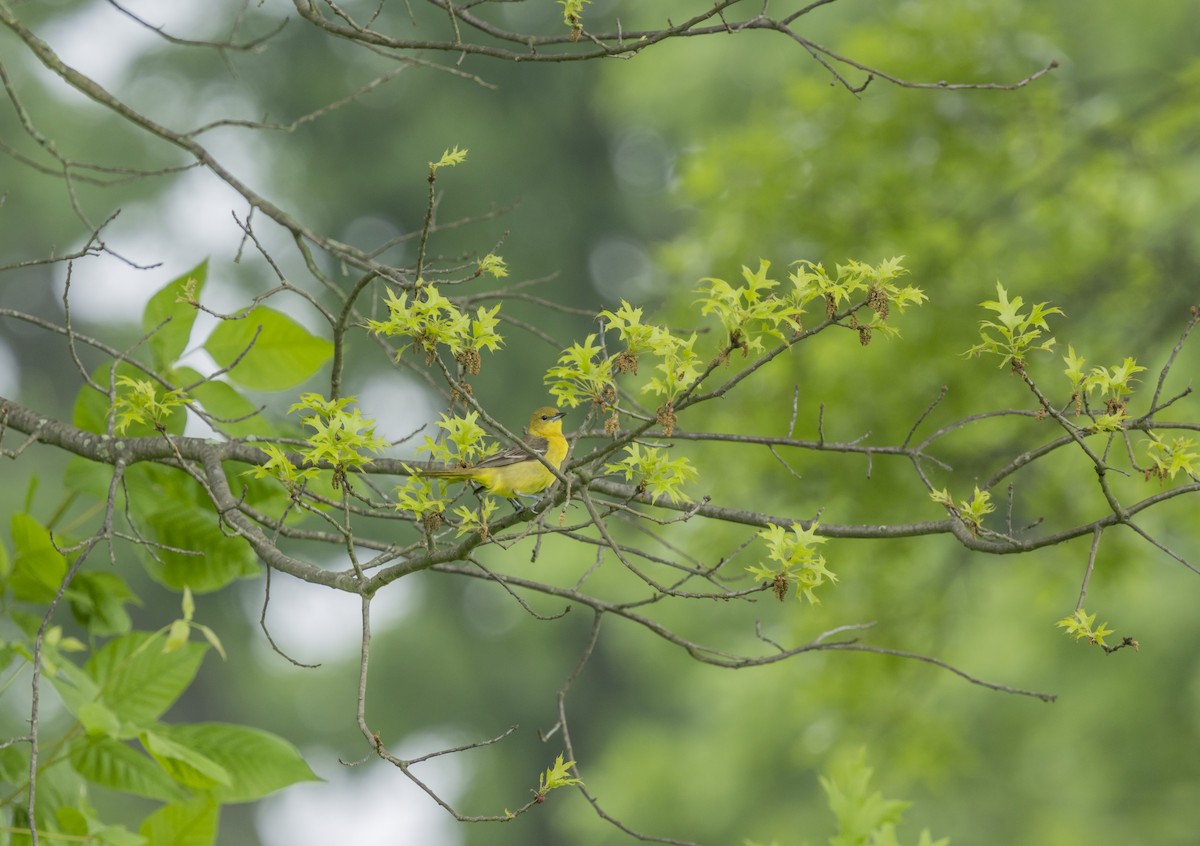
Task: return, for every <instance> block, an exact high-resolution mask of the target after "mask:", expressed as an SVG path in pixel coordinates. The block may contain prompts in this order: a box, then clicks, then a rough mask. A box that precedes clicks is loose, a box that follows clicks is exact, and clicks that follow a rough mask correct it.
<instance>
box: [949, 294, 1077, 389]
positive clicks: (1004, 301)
mask: <svg viewBox="0 0 1200 846" xmlns="http://www.w3.org/2000/svg"><path fill="white" fill-rule="evenodd" d="M996 295H997V298H996V299H994V300H985V301H984V302H982V303H980V304H979V305H980V306H981V307H982V308H985V309H987V310H988V311H992V312H995V313H996V320H981V321H979V337H980V338H981V340H982V343H979V344H976V345H975V346H973V347H971V348H970V349H969V350H967V351H966V352H965V353H963V355H965V356H967V357H969V358H974V357H975V356H978V355H983V354H984V353H991V354H993V355H998V356H1000V366H1001V367H1003V366H1004V365H1006V364H1007V365H1009V366H1010V367H1011V368H1012V369H1013V370H1014V371H1020V370H1023V369H1024V368H1025V359H1026V358H1027V357H1028V355H1029V354H1030V353H1031V352H1039V351H1049V350H1051V349H1053V347H1054V343H1055V341H1054V338H1053V337H1050V338H1042V333H1043V332H1049V331H1050V326H1049V324H1047V323H1046V318H1047V317H1049V316H1050V315H1052V314H1062V313H1063V312H1062V309H1059V308H1056V307H1054V306H1050V307H1047V305H1046V303H1038V304H1037V305H1035V306H1033V307H1032V308H1031V309H1030V310H1029V312H1028V313H1024V312H1022V311H1021V307H1022V306H1023V305H1024V304H1025V301H1024V300H1023V299H1022V298H1021V297H1013V298H1012V299H1011V300H1010V299H1009V298H1008V292H1007V291H1006V290H1004V286H1003V285H1001V284H1000V283H999V282H997V283H996ZM997 321H998V322H997Z"/></svg>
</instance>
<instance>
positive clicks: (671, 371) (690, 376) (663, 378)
mask: <svg viewBox="0 0 1200 846" xmlns="http://www.w3.org/2000/svg"><path fill="white" fill-rule="evenodd" d="M695 346H696V333H695V332H693V333H692V334H691V335H689V336H688V337H686V338H677V337H675V336H673V335H668V336H666V337H665V338H663V339H661V343H660V344H659V345H658V346H657V347H656V348H655V349H654V354H655V355H656V356H658V358H659V359H660V360H659V361H658V363H657V364H655V365H654V369H655V371H656V372H657V373H658V375H657V376H652V377H650V380H649V381H648V382H646V384H645V386H644V387H643V388H642V390H643V391H645V392H648V393H652V394H657V395H658V396H660V397H663V398H664V399H665V400H666V401H667V405H668V406H670V405H671V404H673V403H674V401H675V398H676V397H678V396H679V395H680V394H682V393H683V392H684V391H685V390H686V389H688V388H690V387H691V386H692V383H694V382H695V381H696V377H698V376H699V375H700V372H701V361H700V356H698V355H696V351H695V349H694V348H695Z"/></svg>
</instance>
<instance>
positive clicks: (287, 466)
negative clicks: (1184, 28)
mask: <svg viewBox="0 0 1200 846" xmlns="http://www.w3.org/2000/svg"><path fill="white" fill-rule="evenodd" d="M262 451H263V452H265V453H266V454H267V460H266V461H264V462H263V463H262V464H259V465H256V466H255V467H251V468H250V469H249V470H247V471H246V473H245V475H247V476H253V477H254V478H255V479H262V478H265V477H270V478H273V479H278V480H279V481H280V482H282V483H283V486H284V487H285V488H287V489H288V490H289V491H294V490H298V489H299V488H301V487H302V486H303V485H304V483H305V482H307V481H308V480H309V479H311V478H313V477H314V476H317V475H318V474H319V473H320V472H321V471H319V470H318V469H317V468H315V467H305V468H300V467H297V466H296V465H295V464H293V463H292V460H291V459H290V458H288V455H287V453H286V452H284V451H283V450H282V449H280V448H279V447H277V446H276V445H275V444H267V445H265V446H263V447H262Z"/></svg>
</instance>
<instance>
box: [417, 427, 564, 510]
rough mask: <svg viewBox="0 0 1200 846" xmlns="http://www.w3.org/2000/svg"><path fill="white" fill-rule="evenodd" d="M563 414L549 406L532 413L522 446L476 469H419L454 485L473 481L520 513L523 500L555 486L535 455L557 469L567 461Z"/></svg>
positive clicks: (494, 456) (492, 458)
mask: <svg viewBox="0 0 1200 846" xmlns="http://www.w3.org/2000/svg"><path fill="white" fill-rule="evenodd" d="M562 418H563V412H561V411H559V410H558V409H557V408H551V407H549V406H546V407H544V408H539V409H538V410H537V411H535V412H533V415H532V416H531V417H530V418H529V428H528V429H526V430H525V431H526V434H525V438H524V440H523V444H524V446H525V448H524V449H522V448H521V447H519V446H517V445H516V444H514V445H512V446H510V447H509V448H508V449H505V450H501V451H500V452H498V453H496V454H495V455H489V456H488V457H487V458H485V459H484V460H483V461H480V462H479V463H478V464H476V465H475V466H474V467H461V468H455V469H445V470H425V469H416V468H414V469H415V470H416V472H417V473H419V474H420V475H422V476H429V477H432V478H435V479H450V480H454V481H460V480H461V481H471V482H474V483H476V484H477V485H479V486H480V487H481V488H483V489H484V490H486V491H487V492H488V493H493V494H495V495H496V496H503V497H507V498H508V499H509V500H510V501H511V502H512V503H513V505H514V506H516V507H517V508H518V509H521V508H524V506H523V505H521V504H520V502H519V501H518V500H517V497H521V496H533V495H535V494H539V493H541V492H542V491H544V490H545V489H546V488H548V487H550V485H551V484H553V482H554V479H555V476H554V474H553V473H551V472H550V468H549V467H547V466H546V465H545V464H543V463H542V462H541V461H539V460H538V459H537V458H535V457H534V455H540V456H541V457H542V458H544V459H545V460H546V462H547V463H548V464H550V465H551V466H552V467H554V469H556V470H557V469H558V468H559V467H560V466H561V465H562V462H563V459H564V458H566V457H567V439H566V438H565V437H563V433H562Z"/></svg>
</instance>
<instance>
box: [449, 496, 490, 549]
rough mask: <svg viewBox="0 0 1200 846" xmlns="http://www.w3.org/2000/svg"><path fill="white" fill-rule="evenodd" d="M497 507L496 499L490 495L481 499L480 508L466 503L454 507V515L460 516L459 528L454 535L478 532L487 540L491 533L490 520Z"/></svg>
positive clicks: (459, 535)
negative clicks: (474, 507) (473, 507)
mask: <svg viewBox="0 0 1200 846" xmlns="http://www.w3.org/2000/svg"><path fill="white" fill-rule="evenodd" d="M497 508H498V506H497V505H496V500H495V499H494V498H492V497H490V496H485V497H483V498H482V499H481V500H480V501H479V509H478V510H476V509H472V508H468V507H467V506H465V505H460V506H458V508H456V509H454V516H455V517H457V518H458V528H457V529H455V530H454V536H455V537H456V538H461V537H462V536H463V535H466V534H470V533H471V532H478V533H479V536H480V537H481V538H483V539H484V540H487V537H488V534H489V533H490V529H489V528H488V522H489V521H490V520H491V519H492V517H493V515H495V513H496V509H497Z"/></svg>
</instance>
